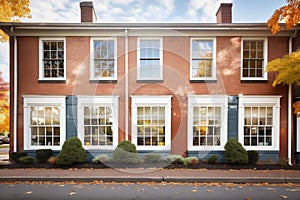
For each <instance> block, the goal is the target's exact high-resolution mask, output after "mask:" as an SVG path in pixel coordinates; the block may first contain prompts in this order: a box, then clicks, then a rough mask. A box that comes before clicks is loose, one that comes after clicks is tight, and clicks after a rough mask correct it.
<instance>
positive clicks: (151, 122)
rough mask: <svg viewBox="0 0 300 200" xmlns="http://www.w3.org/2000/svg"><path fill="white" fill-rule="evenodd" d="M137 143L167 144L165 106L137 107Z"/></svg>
mask: <svg viewBox="0 0 300 200" xmlns="http://www.w3.org/2000/svg"><path fill="white" fill-rule="evenodd" d="M137 144H138V145H142V146H164V145H165V107H161V106H139V107H137Z"/></svg>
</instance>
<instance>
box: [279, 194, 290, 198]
mask: <svg viewBox="0 0 300 200" xmlns="http://www.w3.org/2000/svg"><path fill="white" fill-rule="evenodd" d="M280 197H281V198H283V199H288V198H289V197H288V196H285V195H280Z"/></svg>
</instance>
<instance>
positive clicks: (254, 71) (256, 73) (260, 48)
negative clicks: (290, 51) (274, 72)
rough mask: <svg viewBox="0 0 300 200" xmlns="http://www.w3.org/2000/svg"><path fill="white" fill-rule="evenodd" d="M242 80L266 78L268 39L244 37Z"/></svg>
mask: <svg viewBox="0 0 300 200" xmlns="http://www.w3.org/2000/svg"><path fill="white" fill-rule="evenodd" d="M242 56H243V59H242V71H241V76H242V77H241V79H242V80H266V79H267V72H265V67H266V64H267V39H243V42H242Z"/></svg>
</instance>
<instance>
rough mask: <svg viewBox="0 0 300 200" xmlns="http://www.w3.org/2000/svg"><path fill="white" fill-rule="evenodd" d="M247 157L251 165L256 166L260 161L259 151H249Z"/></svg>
mask: <svg viewBox="0 0 300 200" xmlns="http://www.w3.org/2000/svg"><path fill="white" fill-rule="evenodd" d="M247 155H248V163H249V164H255V163H256V162H257V161H258V159H259V155H258V153H257V151H255V150H250V151H247Z"/></svg>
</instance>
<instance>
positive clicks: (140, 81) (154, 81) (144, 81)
mask: <svg viewBox="0 0 300 200" xmlns="http://www.w3.org/2000/svg"><path fill="white" fill-rule="evenodd" d="M136 82H137V83H163V82H164V81H163V80H136Z"/></svg>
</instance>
